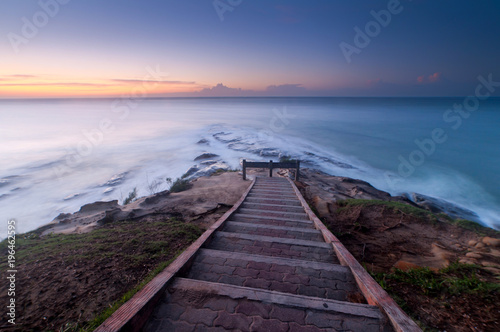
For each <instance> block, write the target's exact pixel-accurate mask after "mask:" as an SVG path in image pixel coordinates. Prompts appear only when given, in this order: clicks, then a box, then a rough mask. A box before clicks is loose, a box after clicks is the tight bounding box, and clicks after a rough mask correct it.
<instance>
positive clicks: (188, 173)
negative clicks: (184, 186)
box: [183, 165, 200, 178]
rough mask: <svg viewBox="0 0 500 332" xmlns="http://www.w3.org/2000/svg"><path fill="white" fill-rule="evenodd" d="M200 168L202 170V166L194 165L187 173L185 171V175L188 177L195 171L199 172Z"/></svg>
mask: <svg viewBox="0 0 500 332" xmlns="http://www.w3.org/2000/svg"><path fill="white" fill-rule="evenodd" d="M199 170H200V168H199V167H198V166H197V165H194V166H192V167H191V168H190V169H188V170H187V172H186V173H184V175H183V177H184V178H187V177H188V176H191V175H193V174H194V173H196V172H198V171H199Z"/></svg>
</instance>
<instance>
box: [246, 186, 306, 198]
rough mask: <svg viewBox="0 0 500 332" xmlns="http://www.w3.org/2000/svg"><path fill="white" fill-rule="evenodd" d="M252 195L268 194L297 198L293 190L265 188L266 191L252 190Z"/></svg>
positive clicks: (260, 189)
mask: <svg viewBox="0 0 500 332" xmlns="http://www.w3.org/2000/svg"><path fill="white" fill-rule="evenodd" d="M250 193H252V194H266V195H281V196H294V197H297V196H296V195H295V193H294V192H293V191H292V190H288V189H287V190H282V189H275V188H274V189H271V188H265V189H262V188H252V190H251V191H250Z"/></svg>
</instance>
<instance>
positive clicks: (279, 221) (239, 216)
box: [231, 213, 314, 228]
mask: <svg viewBox="0 0 500 332" xmlns="http://www.w3.org/2000/svg"><path fill="white" fill-rule="evenodd" d="M231 221H239V222H248V223H255V224H269V225H275V226H290V227H304V228H314V223H313V222H312V221H311V220H306V219H290V218H276V217H264V216H259V217H257V216H254V215H253V214H245V213H236V214H234V215H233V216H232V218H231Z"/></svg>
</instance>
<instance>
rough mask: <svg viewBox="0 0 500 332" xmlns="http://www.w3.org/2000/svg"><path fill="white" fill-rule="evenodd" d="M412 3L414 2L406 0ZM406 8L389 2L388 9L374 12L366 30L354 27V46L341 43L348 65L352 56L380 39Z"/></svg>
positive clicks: (391, 0)
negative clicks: (383, 32) (394, 18)
mask: <svg viewBox="0 0 500 332" xmlns="http://www.w3.org/2000/svg"><path fill="white" fill-rule="evenodd" d="M405 1H410V2H411V1H412V0H405ZM403 10H404V7H403V5H402V4H401V2H400V1H399V0H389V1H388V2H387V9H382V10H379V11H375V10H372V11H370V15H371V16H372V18H373V19H372V20H370V21H368V22H367V23H366V24H365V26H364V29H361V28H360V27H358V26H355V27H354V32H355V34H354V38H353V41H352V44H349V43H347V42H345V41H342V42H340V44H339V47H340V50H341V51H342V54H343V55H344V58H345V60H346V61H347V63H349V64H350V63H351V62H352V56H353V55H354V54H360V53H361V51H362V50H363V49H365V48H366V47H368V45H370V43H371V41H372V39H374V38H376V37H378V36H379V35H380V34H381V33H382V30H383V28H387V27H388V26H389V24H391V22H392V18H393V17H394V16H396V15H399V14H401V13H402V12H403Z"/></svg>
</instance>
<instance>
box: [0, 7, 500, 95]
mask: <svg viewBox="0 0 500 332" xmlns="http://www.w3.org/2000/svg"><path fill="white" fill-rule="evenodd" d="M59 1H60V2H57V0H40V1H27V0H26V1H19V0H3V1H2V2H1V3H0V36H1V39H0V40H1V41H0V49H1V53H0V59H1V61H0V97H22V96H26V97H30V96H38V97H39V96H82V95H89V96H93V95H97V96H107V95H110V96H111V95H116V94H120V93H122V91H126V90H127V89H130V84H133V82H135V83H134V84H137V82H138V80H140V79H141V78H143V77H144V76H145V75H146V74H147V69H146V68H148V67H149V68H161V71H162V72H164V73H168V75H164V77H163V78H162V81H161V82H159V83H160V84H158V86H156V87H155V88H154V89H153V90H152V91H147V92H148V93H149V94H151V95H166V96H169V95H250V96H253V95H305V96H315V95H324V96H463V95H467V94H472V93H473V92H474V88H475V86H476V85H477V84H478V81H477V77H478V76H479V75H482V76H485V77H486V76H487V75H488V74H492V77H493V80H495V81H500V66H499V65H498V59H500V42H499V41H498V40H499V38H498V36H500V20H499V19H498V18H499V17H500V1H493V0H482V1H456V0H455V1H451V0H443V1H433V0H413V1H409V0H401V1H395V0H390V1H362V0H358V1H326V0H322V1H320V0H317V1H316V0H311V1H297V0H290V1H264V0H253V1H251V0H242V1H238V0H233V1H228V0H216V1H211V0H182V1H181V0H175V1H174V0H164V1H160V0H144V1H132V0H126V1H123V0H122V1H117V0H109V1H97V0H85V1H83V0H71V1H68V0H64V1H63V0H59ZM398 3H399V4H398ZM40 4H45V5H40ZM214 4H215V5H217V6H218V7H219V8H225V9H227V10H226V11H224V12H221V10H220V9H219V12H218V11H217V9H216V8H215V7H216V6H215V5H214ZM391 6H393V7H391ZM43 7H45V8H51V9H49V10H46V9H45V10H44V9H43ZM388 7H391V8H397V9H398V10H397V14H390V15H391V18H390V22H389V23H388V24H387V25H386V26H381V25H380V24H379V23H377V24H379V30H378V31H375V30H374V31H375V32H376V33H373V32H372V35H373V37H368V38H369V39H370V42H369V44H368V45H367V46H366V47H363V48H358V51H359V52H358V53H353V54H352V55H351V56H350V63H348V61H346V57H345V56H344V54H343V52H342V49H341V47H340V46H339V45H340V44H341V43H342V42H344V43H346V44H349V45H351V46H354V47H355V46H356V44H355V40H354V39H355V35H356V32H355V30H354V28H355V27H359V28H360V30H361V31H363V32H364V33H366V30H365V27H366V25H367V24H370V22H375V19H374V17H373V16H372V14H371V12H372V11H375V12H377V13H380V11H382V10H388ZM54 8H57V10H56V9H54ZM51 10H52V12H51ZM55 11H57V12H55ZM389 13H390V12H389ZM50 14H53V15H50ZM44 15H45V18H47V20H45V21H44V20H43V19H44ZM52 16H53V17H52ZM221 17H222V18H223V20H221ZM23 18H24V19H23ZM37 19H38V21H36V20H37ZM26 20H27V21H28V22H29V24H33V25H34V26H35V28H36V29H37V32H36V34H35V35H34V36H31V35H28V36H27V35H26V34H25V33H24V32H26V27H25V26H26ZM37 23H38V27H37V25H36V24H37ZM372 26H373V24H372ZM28 30H29V29H28ZM31 32H32V31H31ZM126 82H129V83H126ZM217 85H218V86H217ZM499 90H500V89H499Z"/></svg>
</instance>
